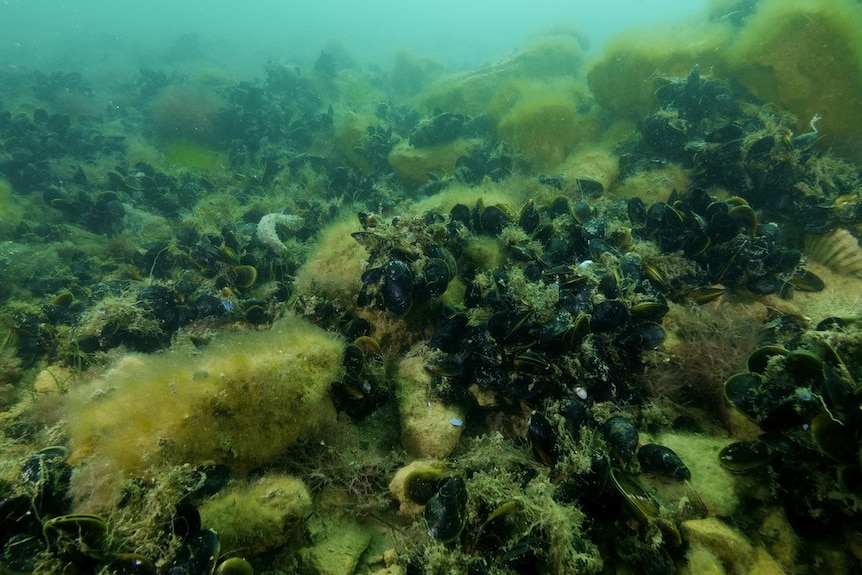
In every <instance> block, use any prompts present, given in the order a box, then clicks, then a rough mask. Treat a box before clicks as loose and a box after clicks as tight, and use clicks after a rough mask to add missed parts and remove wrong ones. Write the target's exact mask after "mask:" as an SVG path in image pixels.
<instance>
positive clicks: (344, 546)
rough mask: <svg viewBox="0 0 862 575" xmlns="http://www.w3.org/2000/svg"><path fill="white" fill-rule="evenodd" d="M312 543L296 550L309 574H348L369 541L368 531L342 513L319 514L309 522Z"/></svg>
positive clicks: (352, 569)
mask: <svg viewBox="0 0 862 575" xmlns="http://www.w3.org/2000/svg"><path fill="white" fill-rule="evenodd" d="M309 532H310V534H311V538H312V540H313V541H314V543H313V544H312V545H311V546H310V547H305V548H303V549H302V550H301V551H300V556H301V558H302V562H303V564H304V567H305V569H304V570H303V573H309V574H311V575H352V574H353V572H354V571H355V570H356V566H357V565H358V564H359V559H360V557H362V554H363V553H364V552H365V550H366V549H367V548H368V544H369V543H370V542H371V533H370V532H369V531H368V530H367V529H365V528H363V527H362V526H361V525H359V524H358V523H356V522H354V521H353V520H350V519H348V518H346V517H343V516H341V517H332V516H321V517H320V518H318V519H317V520H315V521H312V522H311V523H310V525H309Z"/></svg>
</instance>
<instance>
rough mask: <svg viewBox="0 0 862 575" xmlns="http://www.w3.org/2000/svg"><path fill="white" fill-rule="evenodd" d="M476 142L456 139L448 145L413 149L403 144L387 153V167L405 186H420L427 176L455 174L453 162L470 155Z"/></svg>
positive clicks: (475, 146)
mask: <svg viewBox="0 0 862 575" xmlns="http://www.w3.org/2000/svg"><path fill="white" fill-rule="evenodd" d="M477 144H478V142H475V141H471V140H465V139H458V140H455V141H454V142H449V143H448V144H441V145H439V146H429V147H426V148H414V147H412V146H410V145H408V144H407V143H405V142H402V143H401V144H398V145H397V146H395V147H394V148H393V149H392V151H391V152H390V153H389V165H390V166H391V167H392V170H393V171H394V172H395V173H396V174H397V175H398V177H399V178H401V179H402V180H403V181H404V182H405V183H407V184H413V185H415V184H421V183H422V182H426V181H427V180H428V174H434V175H436V176H438V177H443V176H451V175H453V174H454V173H455V162H456V161H457V160H458V158H460V157H461V156H467V155H470V154H471V153H472V152H474V151H475V150H476V148H477Z"/></svg>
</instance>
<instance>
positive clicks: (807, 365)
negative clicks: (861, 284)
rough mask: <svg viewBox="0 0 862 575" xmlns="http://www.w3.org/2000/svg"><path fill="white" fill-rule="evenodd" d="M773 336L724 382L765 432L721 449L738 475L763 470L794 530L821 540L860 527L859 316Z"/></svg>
mask: <svg viewBox="0 0 862 575" xmlns="http://www.w3.org/2000/svg"><path fill="white" fill-rule="evenodd" d="M784 344H785V342H783V341H781V342H774V343H771V344H769V345H765V346H763V347H761V348H759V349H757V350H755V351H754V352H752V354H751V355H750V356H749V358H748V365H747V367H748V369H747V371H745V372H743V373H738V374H736V375H733V376H731V377H730V378H729V379H728V380H727V381H726V382H725V384H724V391H725V396H726V397H727V400H728V401H729V402H730V403H731V404H732V405H733V406H734V407H735V408H736V409H738V410H739V411H740V412H742V413H743V414H744V415H745V416H746V417H748V418H749V419H750V420H751V421H753V422H754V423H756V424H757V425H758V426H759V427H760V429H761V430H762V431H763V433H762V434H761V435H760V436H759V437H758V438H757V439H755V440H753V441H739V442H735V443H732V444H730V445H728V446H727V447H725V448H724V449H723V450H722V451H721V453H720V456H719V457H720V462H721V464H722V465H723V466H724V467H725V468H726V469H729V470H730V471H733V472H737V473H760V472H762V471H763V470H765V469H769V470H770V473H769V474H768V476H769V478H770V480H771V481H772V482H773V485H774V491H775V493H777V494H778V496H779V497H780V499H781V503H782V504H783V506H784V510H785V512H786V515H787V518H788V520H789V521H790V524H791V525H792V526H793V527H794V529H795V530H796V532H797V533H798V534H799V535H800V536H802V537H804V538H805V539H808V540H810V541H822V540H824V539H827V538H829V537H831V536H833V535H837V534H841V533H843V532H845V531H846V530H848V529H854V530H855V529H857V528H858V525H859V521H860V519H862V517H860V514H859V500H860V496H862V465H860V464H862V462H860V459H859V453H860V447H862V444H860V437H862V387H860V385H859V383H858V382H859V381H860V377H862V365H860V363H859V357H862V356H860V352H862V349H860V345H859V331H858V320H857V321H853V320H845V319H840V318H828V319H826V320H823V321H822V322H820V323H819V324H818V325H817V326H816V328H815V329H814V330H810V331H806V332H803V333H802V334H799V344H798V346H790V349H788V346H785V345H784Z"/></svg>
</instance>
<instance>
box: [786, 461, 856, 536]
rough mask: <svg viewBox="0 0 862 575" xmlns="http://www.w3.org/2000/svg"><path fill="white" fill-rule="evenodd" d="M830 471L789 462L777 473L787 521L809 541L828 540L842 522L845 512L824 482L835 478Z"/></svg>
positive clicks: (829, 481) (827, 482)
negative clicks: (791, 464) (788, 464)
mask: <svg viewBox="0 0 862 575" xmlns="http://www.w3.org/2000/svg"><path fill="white" fill-rule="evenodd" d="M827 473H828V471H825V470H822V469H820V470H817V469H811V468H810V467H808V466H802V467H797V466H786V467H783V468H782V469H780V470H779V471H778V473H776V475H775V482H776V485H777V487H778V489H777V491H778V494H779V496H780V497H781V501H782V503H783V504H784V512H785V515H786V516H787V521H788V522H789V523H790V525H791V526H792V527H793V530H794V531H796V533H797V534H798V535H799V536H800V537H802V538H803V539H806V540H808V541H815V542H816V541H825V540H826V539H828V538H830V537H832V535H834V534H835V533H836V532H837V531H838V530H839V529H840V528H841V525H842V523H843V522H842V521H841V520H840V519H841V518H842V517H843V513H842V512H841V509H840V508H839V506H840V505H841V504H839V503H838V501H836V500H831V499H829V495H828V493H826V492H824V490H823V486H824V485H829V484H830V483H831V482H833V481H834V480H833V479H832V478H831V477H827V476H826V474H827Z"/></svg>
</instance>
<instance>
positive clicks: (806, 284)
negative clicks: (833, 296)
mask: <svg viewBox="0 0 862 575" xmlns="http://www.w3.org/2000/svg"><path fill="white" fill-rule="evenodd" d="M790 283H791V284H792V285H793V287H795V288H796V289H798V290H801V291H807V292H818V291H823V289H824V288H825V287H826V284H825V283H823V280H822V279H820V277H818V276H817V275H816V274H815V273H814V272H810V271H808V270H800V271H798V272H797V273H795V274H793V276H792V277H791V278H790Z"/></svg>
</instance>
